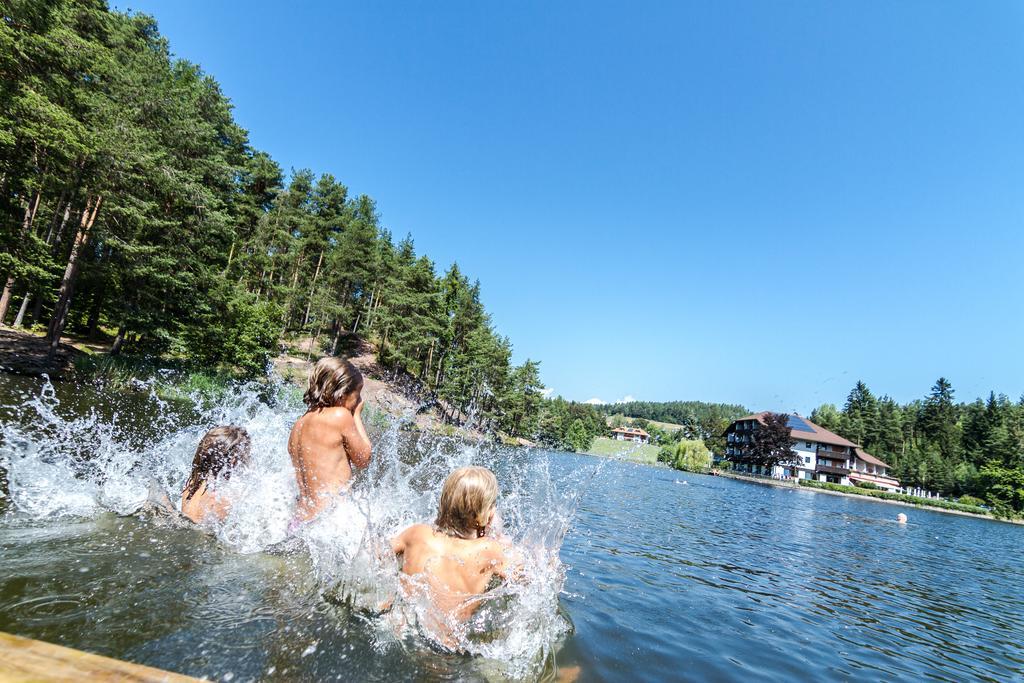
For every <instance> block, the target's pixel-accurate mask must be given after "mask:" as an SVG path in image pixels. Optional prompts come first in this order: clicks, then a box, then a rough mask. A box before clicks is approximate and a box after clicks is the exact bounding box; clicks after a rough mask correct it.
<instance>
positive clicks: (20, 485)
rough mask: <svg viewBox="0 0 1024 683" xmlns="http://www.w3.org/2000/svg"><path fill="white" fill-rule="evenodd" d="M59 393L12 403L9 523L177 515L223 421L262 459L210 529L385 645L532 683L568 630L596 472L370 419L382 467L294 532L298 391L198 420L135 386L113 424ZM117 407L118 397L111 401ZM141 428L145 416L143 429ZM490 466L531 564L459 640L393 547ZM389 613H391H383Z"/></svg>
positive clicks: (226, 405)
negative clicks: (151, 505) (568, 578)
mask: <svg viewBox="0 0 1024 683" xmlns="http://www.w3.org/2000/svg"><path fill="white" fill-rule="evenodd" d="M57 394H58V392H57V391H56V390H55V388H54V386H53V385H52V384H51V383H50V382H49V381H44V382H43V384H42V388H41V390H40V391H39V392H38V393H37V394H35V395H29V396H27V397H25V398H24V399H23V400H21V402H20V403H16V404H15V405H8V406H3V407H2V409H3V410H4V411H5V412H6V413H8V414H10V415H11V419H5V420H4V421H3V423H2V424H0V438H2V440H0V467H2V468H3V469H5V470H6V471H7V478H8V489H9V499H10V500H9V502H10V503H11V505H12V510H11V511H10V512H8V515H13V516H16V517H21V518H27V519H34V520H43V519H53V518H54V517H67V518H75V517H78V518H81V517H92V516H96V515H97V514H100V513H102V512H104V511H113V512H116V513H118V514H122V515H125V514H131V513H133V512H135V511H137V510H139V509H140V508H142V507H144V506H145V505H146V503H147V502H148V501H151V500H152V499H154V498H155V497H156V495H155V494H156V493H158V492H159V493H162V494H165V495H166V496H167V498H169V499H170V502H171V504H172V505H174V506H179V505H180V500H181V494H180V492H181V489H182V486H183V485H184V483H185V481H186V479H187V478H188V473H189V468H190V466H191V461H192V456H193V454H194V452H195V447H196V444H197V443H198V441H199V439H200V437H201V436H202V435H203V433H204V432H205V431H206V430H207V429H209V428H210V427H213V426H215V425H218V424H236V425H240V426H242V427H244V428H245V429H246V430H247V431H248V432H249V434H250V437H251V439H252V457H251V461H250V462H249V464H248V465H246V466H245V467H244V468H242V469H241V470H239V471H238V472H236V473H235V474H234V475H233V476H232V477H231V479H230V480H228V481H225V482H222V483H221V484H220V488H219V491H220V492H221V493H223V494H226V495H227V496H229V497H230V498H231V499H232V500H233V501H234V504H233V506H232V509H231V512H230V513H229V515H228V516H227V518H226V519H225V520H224V521H223V522H220V523H217V524H215V525H212V526H211V527H210V528H209V530H210V531H211V533H213V534H215V535H216V537H217V538H218V540H219V541H220V542H221V543H222V544H224V545H226V546H228V547H230V548H232V549H233V550H235V551H236V552H239V553H258V552H301V553H304V554H305V555H307V556H308V557H309V560H310V565H311V566H312V568H313V572H314V578H315V581H316V582H317V584H318V585H319V587H320V591H321V593H322V594H323V595H324V596H325V597H326V598H327V599H329V600H331V601H335V602H341V603H344V604H347V605H350V606H351V607H353V608H354V609H356V610H358V611H360V612H361V613H363V614H364V615H366V618H367V620H369V621H370V623H371V624H372V626H373V631H374V633H376V642H377V647H379V648H380V649H381V650H386V649H388V648H391V647H401V648H413V649H416V648H423V647H436V645H437V644H438V641H439V640H443V641H444V642H442V644H443V645H444V646H446V647H448V648H449V649H453V650H457V651H461V652H466V653H471V654H474V655H479V656H481V657H483V658H486V660H488V661H490V662H492V664H494V665H495V666H497V667H498V669H499V670H500V673H501V676H503V677H511V678H529V677H533V676H535V675H536V674H537V672H538V671H539V670H540V668H539V667H541V666H543V665H544V662H545V660H546V659H548V658H549V657H550V655H551V653H552V652H553V650H554V648H555V647H556V645H557V643H558V642H559V639H560V638H561V637H562V636H563V635H564V634H565V633H566V632H567V631H568V629H569V628H570V625H569V624H568V622H567V620H566V619H565V618H564V617H563V616H562V615H561V614H560V612H559V608H558V596H559V593H560V592H561V590H562V586H563V583H564V580H565V567H564V566H563V565H562V564H561V562H560V561H559V559H558V551H559V548H560V546H561V543H562V539H563V538H564V536H565V534H566V533H567V532H568V530H569V527H570V525H571V523H572V519H573V515H574V513H575V509H576V505H577V501H578V498H579V496H580V494H581V493H582V491H583V490H584V488H585V487H586V485H587V484H588V483H589V481H590V479H591V478H592V477H593V476H594V475H595V474H596V471H597V469H599V468H600V464H599V463H601V462H603V461H596V462H595V468H594V469H588V470H586V471H579V470H577V471H567V472H562V471H561V469H559V474H557V475H556V474H555V473H554V470H553V468H552V467H551V461H550V458H551V457H557V456H551V455H549V454H546V453H544V452H540V451H534V450H525V449H519V448H517V449H505V448H498V447H495V446H492V445H488V444H473V443H468V442H466V441H465V440H462V439H460V438H444V437H437V436H429V435H423V434H416V433H414V432H410V431H408V429H407V428H408V427H409V425H411V424H412V421H413V417H414V411H409V413H407V414H405V415H403V416H400V417H398V418H389V419H384V420H376V421H374V422H375V423H376V424H379V425H381V426H382V427H381V428H380V429H379V430H378V429H374V430H372V431H373V432H376V433H372V434H371V437H372V440H373V443H374V458H373V461H372V463H371V465H370V467H369V468H368V469H367V470H366V471H365V472H363V473H361V474H360V475H359V476H358V477H357V480H356V483H355V485H354V486H353V489H352V491H351V492H350V493H349V494H347V495H343V496H341V497H339V499H338V501H336V503H335V505H334V506H333V507H332V508H331V509H330V510H328V511H327V512H326V513H325V514H322V515H321V516H320V517H319V518H317V519H316V520H314V521H313V522H312V523H310V524H308V525H306V526H305V527H304V528H302V529H301V530H300V531H299V532H298V533H297V534H294V535H292V536H289V531H288V526H289V521H290V520H291V519H292V517H293V514H294V507H295V497H296V494H297V487H296V485H295V479H294V472H293V469H292V465H291V461H290V459H289V457H288V454H287V440H288V434H289V431H290V429H291V426H292V424H293V423H294V421H295V420H296V419H297V418H298V417H299V416H300V415H301V414H302V412H303V410H304V407H303V406H302V404H301V402H300V401H299V397H298V395H297V393H296V392H295V391H293V390H290V389H289V388H288V387H286V386H284V385H282V384H277V385H272V386H271V387H270V389H269V390H268V389H267V387H266V386H265V385H255V384H239V385H236V386H233V387H230V388H229V390H227V391H226V392H224V393H223V394H222V395H220V396H219V397H218V398H216V399H215V400H210V399H209V398H208V397H203V396H198V395H196V396H191V397H190V398H191V402H190V403H191V404H193V405H194V407H192V408H190V410H192V414H191V415H190V416H189V417H188V418H183V417H182V411H181V410H180V407H179V406H176V405H172V403H169V402H167V401H164V400H162V399H161V398H160V397H159V396H158V395H157V393H156V391H155V388H154V384H153V383H152V382H150V383H143V384H142V385H140V386H138V387H135V390H134V392H133V393H132V395H131V397H130V398H131V400H132V401H134V402H136V403H139V402H141V403H143V404H145V408H146V409H145V410H142V411H134V412H133V410H130V409H129V407H128V406H127V405H125V406H116V409H115V410H113V411H112V412H111V414H110V415H107V416H105V415H102V414H101V412H100V411H97V410H96V409H94V408H93V407H88V408H86V409H81V408H78V409H69V408H66V407H65V406H62V403H61V400H60V399H58V396H57ZM117 400H118V399H115V404H116V402H117ZM140 415H143V416H142V417H140ZM469 464H481V465H485V466H487V467H490V468H491V469H492V470H493V471H494V472H495V473H496V475H497V476H498V480H499V482H500V484H501V497H500V499H499V514H500V516H501V517H502V519H503V522H504V527H505V531H506V533H507V534H509V535H510V536H511V537H512V538H513V539H514V540H515V542H516V544H517V546H518V547H520V548H522V551H523V558H524V559H523V564H524V567H523V571H522V576H521V578H520V579H519V580H516V581H512V582H508V583H507V584H506V585H503V586H500V587H498V588H496V589H495V590H492V591H490V592H488V594H487V595H486V598H485V599H484V600H483V601H482V604H481V607H480V608H479V610H478V611H477V612H476V613H475V615H474V616H473V617H472V618H471V619H470V620H468V621H467V622H465V623H452V624H448V625H447V628H446V631H447V632H448V633H449V634H450V636H448V637H446V638H439V637H438V633H437V629H436V628H431V626H430V622H431V619H436V616H433V615H432V613H431V611H430V608H429V605H427V604H425V603H423V602H422V601H417V600H416V599H414V598H407V597H404V596H403V594H402V592H401V591H399V590H398V565H397V563H396V561H395V559H394V557H393V555H392V554H391V552H390V545H389V539H390V538H391V537H392V536H393V535H395V534H397V533H398V532H400V531H401V530H402V529H404V528H405V527H406V526H408V525H410V524H414V523H418V522H429V521H431V520H432V519H433V517H434V513H435V511H436V506H437V501H438V497H439V495H440V488H441V483H442V482H443V481H444V478H445V477H446V476H447V474H448V473H449V472H450V471H451V470H453V469H455V468H456V467H460V466H463V465H469ZM386 603H391V604H392V605H393V607H392V609H391V610H390V611H389V612H386V613H382V610H381V607H382V605H384V604H386Z"/></svg>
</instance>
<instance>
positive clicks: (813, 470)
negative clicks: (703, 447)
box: [724, 411, 900, 491]
mask: <svg viewBox="0 0 1024 683" xmlns="http://www.w3.org/2000/svg"><path fill="white" fill-rule="evenodd" d="M766 415H768V412H767V411H765V412H760V413H755V414H754V415H747V416H746V417H741V418H740V419H738V420H736V421H735V422H733V423H732V424H731V425H729V427H728V428H727V429H726V430H725V433H724V436H725V442H726V447H725V458H726V459H727V460H730V461H732V462H733V463H734V466H735V468H736V469H737V470H738V471H740V472H750V473H751V474H761V475H766V476H772V477H777V478H796V479H813V480H816V481H823V482H831V483H833V484H845V485H847V486H852V485H854V484H856V483H858V482H861V483H864V482H870V483H871V484H874V485H875V486H877V487H878V488H880V489H885V490H887V491H897V490H899V488H900V482H899V480H897V479H895V478H893V477H892V476H890V475H889V470H890V467H889V465H888V464H886V463H884V462H882V461H881V460H879V459H878V458H876V457H875V456H873V455H871V454H870V453H868V452H866V451H865V450H864V449H862V448H861V447H860V446H859V445H858V444H855V443H853V442H852V441H850V440H848V439H844V438H843V437H841V436H839V435H838V434H835V433H833V432H830V431H829V430H827V429H825V428H824V427H820V426H818V425H816V424H814V423H813V422H811V421H810V420H808V419H806V418H803V417H801V416H799V415H796V414H793V415H787V416H786V417H787V419H788V422H789V435H790V437H791V438H792V439H793V442H794V443H793V446H792V449H793V452H794V453H795V454H796V457H795V458H794V459H793V460H792V461H791V462H789V463H785V464H779V465H775V466H774V467H772V468H771V471H766V470H767V468H764V467H761V466H760V465H755V464H754V463H753V462H751V460H750V459H749V458H748V456H747V453H748V452H749V449H750V446H751V444H752V443H753V440H754V434H755V433H756V432H757V430H758V429H759V428H760V427H761V425H763V424H764V418H765V416H766Z"/></svg>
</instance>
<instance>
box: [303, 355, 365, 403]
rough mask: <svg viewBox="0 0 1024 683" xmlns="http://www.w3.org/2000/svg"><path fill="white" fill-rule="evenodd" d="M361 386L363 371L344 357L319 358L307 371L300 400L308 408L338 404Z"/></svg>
mask: <svg viewBox="0 0 1024 683" xmlns="http://www.w3.org/2000/svg"><path fill="white" fill-rule="evenodd" d="M362 388H363V373H361V372H359V370H358V368H356V366H354V365H352V363H350V362H349V361H347V360H345V359H344V358H336V357H334V356H327V357H325V358H321V359H320V360H318V361H317V362H316V365H314V366H313V369H312V370H311V371H310V373H309V387H308V388H307V389H306V393H305V394H303V396H302V400H303V401H304V402H305V404H306V406H307V407H308V408H309V409H310V410H316V409H318V408H332V407H334V406H340V405H341V404H342V401H344V400H345V397H346V396H348V395H349V394H351V393H353V392H355V391H360V390H361V389H362Z"/></svg>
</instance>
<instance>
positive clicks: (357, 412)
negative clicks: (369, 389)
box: [352, 396, 366, 415]
mask: <svg viewBox="0 0 1024 683" xmlns="http://www.w3.org/2000/svg"><path fill="white" fill-rule="evenodd" d="M365 405H366V401H364V400H363V397H362V396H360V397H359V403H356V409H355V410H353V411H352V414H353V415H362V413H363V406H365Z"/></svg>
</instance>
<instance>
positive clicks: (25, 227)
mask: <svg viewBox="0 0 1024 683" xmlns="http://www.w3.org/2000/svg"><path fill="white" fill-rule="evenodd" d="M42 196H43V193H42V190H36V194H35V196H34V197H33V198H32V201H30V202H29V203H28V204H26V205H25V215H24V216H23V217H22V219H21V232H20V233H19V234H18V235H17V237H16V239H18V240H19V241H20V240H21V239H22V238H27V237H28V235H29V234H30V232H31V231H32V221H33V220H35V217H36V211H37V210H38V209H39V200H40V198H41V197H42ZM13 289H14V275H9V276H8V277H7V282H5V283H4V291H3V294H0V325H2V324H3V322H4V318H6V317H7V309H8V307H9V306H10V305H11V293H12V291H13Z"/></svg>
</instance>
